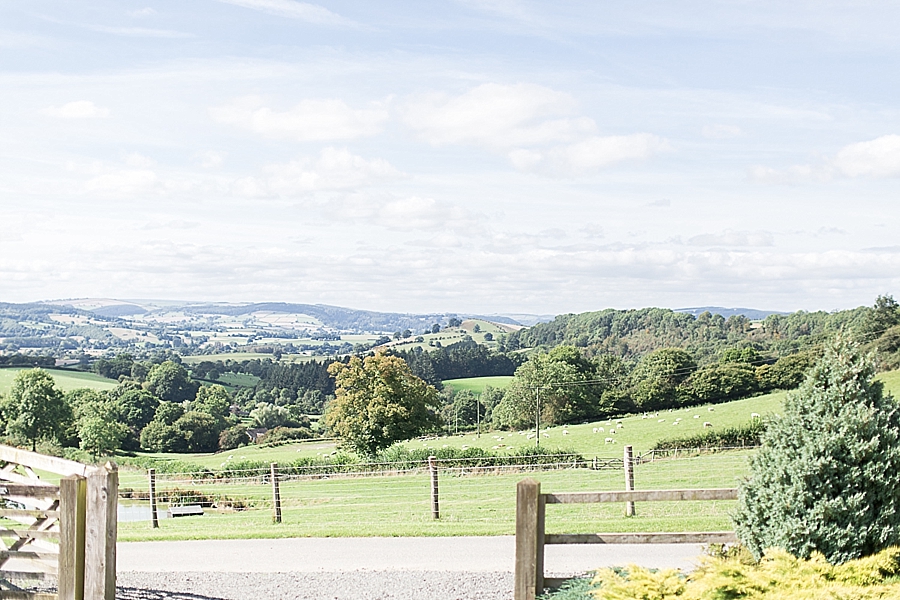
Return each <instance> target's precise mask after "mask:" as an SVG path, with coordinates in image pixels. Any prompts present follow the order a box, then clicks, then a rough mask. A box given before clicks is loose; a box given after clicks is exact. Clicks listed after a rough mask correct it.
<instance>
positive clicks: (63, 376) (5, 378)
mask: <svg viewBox="0 0 900 600" xmlns="http://www.w3.org/2000/svg"><path fill="white" fill-rule="evenodd" d="M23 369H24V368H23V367H12V368H8V369H0V394H6V393H8V392H9V390H10V388H11V387H12V383H13V379H15V378H16V374H17V373H18V372H19V371H22V370H23ZM44 370H45V371H47V372H48V373H50V375H52V376H53V379H54V381H56V386H57V387H58V388H59V389H61V390H63V391H66V392H68V391H69V390H76V389H79V388H91V389H92V390H111V389H113V388H114V387H116V386H117V385H118V384H119V382H118V381H115V380H113V379H107V378H106V377H100V376H99V375H96V374H94V373H82V372H80V371H68V370H62V369H44Z"/></svg>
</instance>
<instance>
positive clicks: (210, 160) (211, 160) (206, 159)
mask: <svg viewBox="0 0 900 600" xmlns="http://www.w3.org/2000/svg"><path fill="white" fill-rule="evenodd" d="M194 159H195V160H196V161H197V162H198V163H199V164H200V166H201V167H203V168H204V169H214V168H216V167H219V166H221V165H222V161H223V160H225V153H224V152H214V151H212V150H208V151H206V152H199V153H197V154H195V155H194Z"/></svg>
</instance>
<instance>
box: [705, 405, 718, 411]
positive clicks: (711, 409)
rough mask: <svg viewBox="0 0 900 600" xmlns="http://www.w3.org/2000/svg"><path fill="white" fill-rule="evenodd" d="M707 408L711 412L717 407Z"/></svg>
mask: <svg viewBox="0 0 900 600" xmlns="http://www.w3.org/2000/svg"><path fill="white" fill-rule="evenodd" d="M706 410H708V411H709V412H713V411H714V410H716V409H714V408H713V407H712V406H710V407H708V408H707V409H706Z"/></svg>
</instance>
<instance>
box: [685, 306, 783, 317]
mask: <svg viewBox="0 0 900 600" xmlns="http://www.w3.org/2000/svg"><path fill="white" fill-rule="evenodd" d="M674 310H675V312H680V313H687V314H689V315H694V316H695V317H699V316H700V315H702V314H703V313H705V312H708V313H711V314H714V315H722V316H723V317H725V318H726V319H727V318H728V317H734V316H738V315H740V316H744V317H747V318H748V319H750V320H751V321H761V320H762V319H765V318H766V317H768V316H769V315H786V314H788V313H786V312H779V311H777V310H758V309H756V308H724V307H721V306H697V307H695V308H676V309H674Z"/></svg>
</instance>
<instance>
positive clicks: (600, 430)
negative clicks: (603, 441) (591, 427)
mask: <svg viewBox="0 0 900 600" xmlns="http://www.w3.org/2000/svg"><path fill="white" fill-rule="evenodd" d="M597 431H598V432H599V433H603V432H604V431H606V430H605V429H603V428H602V427H598V428H597Z"/></svg>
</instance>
